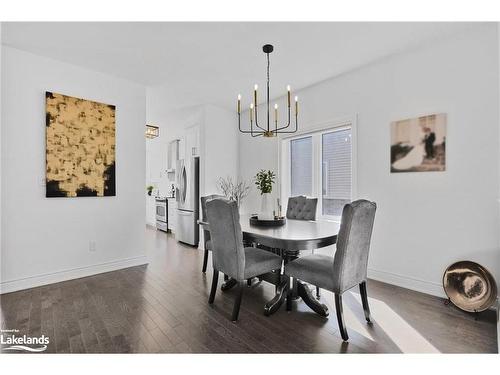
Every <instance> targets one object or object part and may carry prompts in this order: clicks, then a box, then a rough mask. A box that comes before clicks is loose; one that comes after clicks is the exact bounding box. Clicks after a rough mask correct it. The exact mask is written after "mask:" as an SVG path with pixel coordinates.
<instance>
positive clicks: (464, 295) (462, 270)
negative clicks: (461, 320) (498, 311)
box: [443, 261, 497, 312]
mask: <svg viewBox="0 0 500 375" xmlns="http://www.w3.org/2000/svg"><path fill="white" fill-rule="evenodd" d="M443 288H444V291H445V293H446V295H447V296H448V298H449V300H450V301H451V302H452V303H453V304H454V305H455V306H457V307H458V308H459V309H461V310H464V311H468V312H481V311H484V310H487V309H489V308H490V307H491V306H492V305H493V304H494V303H495V301H496V298H497V285H496V283H495V279H494V278H493V276H492V275H491V273H490V272H489V271H488V270H487V269H486V268H484V267H483V266H481V265H480V264H477V263H474V262H470V261H460V262H456V263H453V264H452V265H451V266H449V267H448V268H447V269H446V271H445V272H444V275H443Z"/></svg>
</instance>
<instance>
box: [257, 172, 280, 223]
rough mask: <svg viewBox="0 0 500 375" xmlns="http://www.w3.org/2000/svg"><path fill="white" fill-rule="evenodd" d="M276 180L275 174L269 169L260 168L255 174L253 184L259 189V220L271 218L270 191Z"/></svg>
mask: <svg viewBox="0 0 500 375" xmlns="http://www.w3.org/2000/svg"><path fill="white" fill-rule="evenodd" d="M275 180H276V174H275V173H274V172H273V171H270V170H267V171H266V170H264V169H261V170H260V171H259V172H258V173H257V174H256V175H255V185H257V189H259V191H260V195H261V203H260V212H259V215H258V217H259V219H260V220H273V219H274V216H273V210H272V207H271V193H272V191H273V184H274V182H275Z"/></svg>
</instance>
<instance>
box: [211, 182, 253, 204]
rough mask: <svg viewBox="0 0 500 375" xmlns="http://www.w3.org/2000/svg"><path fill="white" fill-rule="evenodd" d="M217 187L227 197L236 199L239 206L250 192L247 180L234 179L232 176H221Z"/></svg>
mask: <svg viewBox="0 0 500 375" xmlns="http://www.w3.org/2000/svg"><path fill="white" fill-rule="evenodd" d="M217 188H218V189H219V190H220V192H221V193H222V194H223V195H224V196H225V197H226V198H227V199H230V200H233V201H235V202H236V203H237V204H238V207H240V205H241V202H242V201H243V199H244V198H245V197H246V196H247V195H248V193H250V186H249V185H248V184H247V182H246V181H242V180H237V181H233V179H232V177H226V178H222V177H220V178H219V179H218V180H217Z"/></svg>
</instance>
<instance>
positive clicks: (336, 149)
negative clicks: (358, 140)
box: [282, 122, 353, 220]
mask: <svg viewBox="0 0 500 375" xmlns="http://www.w3.org/2000/svg"><path fill="white" fill-rule="evenodd" d="M282 142H283V143H282V168H283V169H282V171H283V177H282V178H283V180H282V181H283V184H282V189H283V190H282V197H283V198H284V199H285V202H286V201H287V200H288V197H293V196H297V195H306V196H309V197H316V198H318V215H320V216H322V217H323V218H327V219H328V218H331V219H334V220H335V219H338V218H339V217H340V216H341V215H342V209H343V207H344V205H345V204H346V203H349V202H350V201H351V199H352V195H353V193H352V190H353V172H352V169H353V163H352V159H353V147H352V144H353V143H352V125H351V122H348V123H345V122H344V123H342V124H339V126H336V127H333V126H332V127H329V128H326V129H322V130H319V131H316V132H311V133H308V134H306V135H301V136H297V137H291V138H286V139H284V140H283V141H282Z"/></svg>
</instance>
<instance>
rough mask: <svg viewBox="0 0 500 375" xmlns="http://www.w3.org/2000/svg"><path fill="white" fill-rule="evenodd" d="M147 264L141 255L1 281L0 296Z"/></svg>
mask: <svg viewBox="0 0 500 375" xmlns="http://www.w3.org/2000/svg"><path fill="white" fill-rule="evenodd" d="M148 263H149V262H148V258H147V257H146V256H145V255H143V256H139V257H134V258H127V259H121V260H117V261H112V262H106V263H101V264H95V265H92V266H87V267H80V268H73V269H70V270H64V271H58V272H53V273H47V274H43V275H38V276H31V277H25V278H21V279H17V280H9V281H3V282H1V283H0V294H4V293H10V292H15V291H18V290H23V289H29V288H35V287H38V286H42V285H47V284H53V283H59V282H61V281H67V280H73V279H79V278H81V277H86V276H92V275H97V274H99V273H104V272H110V271H116V270H120V269H123V268H128V267H134V266H140V265H143V264H148Z"/></svg>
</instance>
